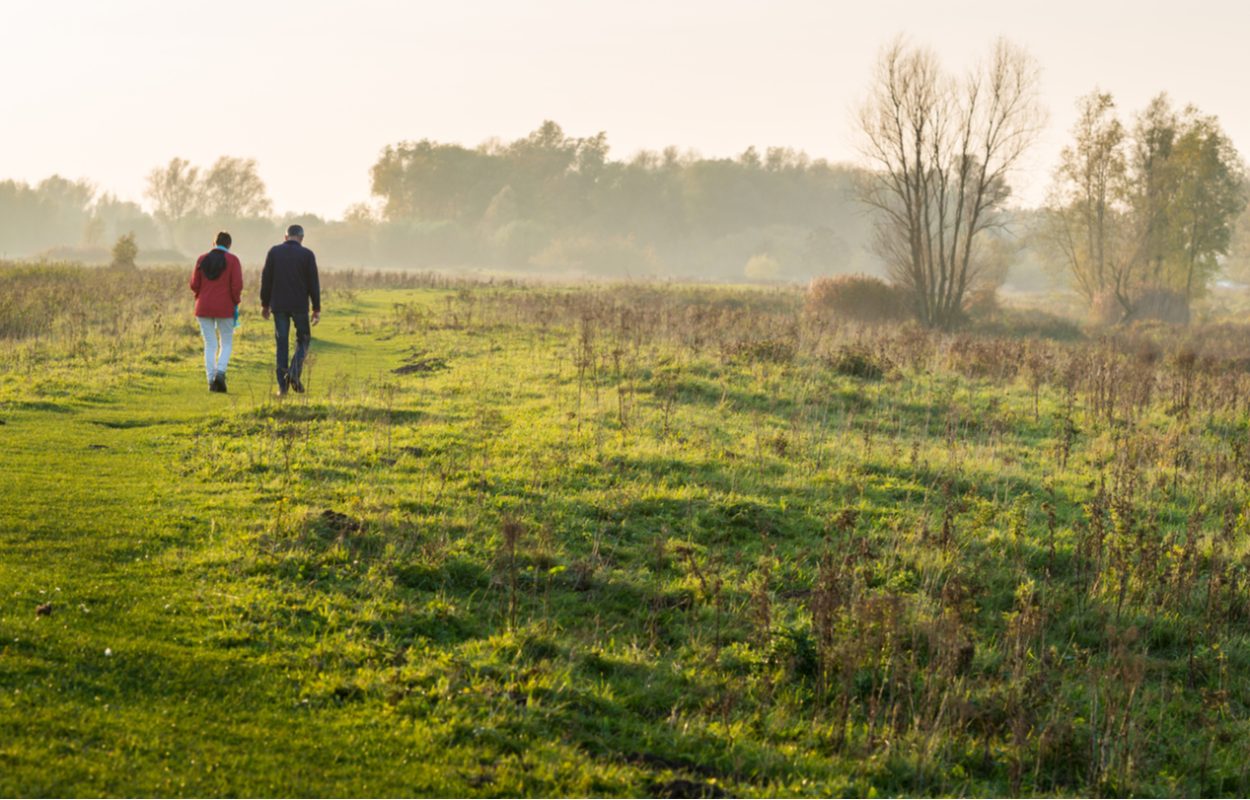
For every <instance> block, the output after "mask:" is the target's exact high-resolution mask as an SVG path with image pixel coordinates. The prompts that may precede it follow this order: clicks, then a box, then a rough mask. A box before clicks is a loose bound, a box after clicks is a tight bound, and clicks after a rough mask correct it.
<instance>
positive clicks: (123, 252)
mask: <svg viewBox="0 0 1250 800" xmlns="http://www.w3.org/2000/svg"><path fill="white" fill-rule="evenodd" d="M138 256H139V245H138V244H136V243H135V235H134V234H133V233H125V234H122V235H121V236H119V237H118V238H117V242H116V243H115V244H114V245H113V263H112V266H113V268H115V269H134V268H135V259H136V258H138Z"/></svg>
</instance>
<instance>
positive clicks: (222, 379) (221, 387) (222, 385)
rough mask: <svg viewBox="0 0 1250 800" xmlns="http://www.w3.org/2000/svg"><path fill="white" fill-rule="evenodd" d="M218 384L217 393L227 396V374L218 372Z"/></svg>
mask: <svg viewBox="0 0 1250 800" xmlns="http://www.w3.org/2000/svg"><path fill="white" fill-rule="evenodd" d="M216 383H217V391H219V392H221V393H222V394H225V393H226V373H224V372H218V373H217V380H216Z"/></svg>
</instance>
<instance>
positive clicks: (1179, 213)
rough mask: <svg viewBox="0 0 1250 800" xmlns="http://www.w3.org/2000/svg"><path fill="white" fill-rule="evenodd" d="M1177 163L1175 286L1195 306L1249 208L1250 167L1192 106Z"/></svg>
mask: <svg viewBox="0 0 1250 800" xmlns="http://www.w3.org/2000/svg"><path fill="white" fill-rule="evenodd" d="M1173 160H1174V161H1175V162H1176V173H1177V175H1176V200H1175V202H1176V211H1175V213H1174V214H1172V215H1171V220H1170V222H1171V225H1170V226H1169V227H1170V228H1171V231H1172V239H1173V241H1175V243H1176V249H1177V266H1178V270H1177V273H1176V275H1175V276H1174V278H1173V283H1174V287H1175V289H1176V290H1177V291H1182V292H1183V294H1184V297H1185V302H1186V303H1192V302H1193V301H1194V300H1195V299H1196V298H1197V297H1199V296H1200V295H1201V294H1202V293H1203V292H1204V291H1205V290H1206V287H1207V285H1208V284H1209V283H1210V281H1211V279H1212V278H1214V277H1215V275H1216V274H1217V273H1218V272H1219V269H1220V261H1219V259H1220V258H1221V257H1223V256H1226V255H1227V254H1228V252H1229V248H1230V246H1231V245H1232V240H1233V232H1234V228H1235V225H1236V220H1237V218H1238V216H1239V215H1240V214H1241V212H1242V210H1244V209H1245V207H1246V193H1245V189H1244V188H1243V187H1244V185H1245V179H1246V169H1245V164H1244V163H1243V162H1242V159H1241V156H1240V155H1239V154H1238V153H1237V150H1236V149H1235V148H1234V147H1233V144H1232V142H1231V141H1230V140H1229V138H1228V136H1226V135H1225V134H1224V131H1223V130H1222V129H1221V128H1220V124H1219V121H1218V120H1217V119H1216V118H1215V117H1213V116H1204V115H1201V114H1198V113H1197V111H1196V110H1195V109H1192V108H1191V109H1188V110H1187V111H1186V113H1185V116H1184V118H1183V120H1182V125H1181V130H1180V135H1179V136H1178V137H1177V140H1176V145H1175V149H1174V156H1173ZM1182 287H1183V289H1182Z"/></svg>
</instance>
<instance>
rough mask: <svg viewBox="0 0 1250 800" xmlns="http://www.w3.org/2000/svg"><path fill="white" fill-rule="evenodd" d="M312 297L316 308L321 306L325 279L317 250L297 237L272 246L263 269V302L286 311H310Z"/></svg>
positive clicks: (261, 300)
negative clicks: (321, 277)
mask: <svg viewBox="0 0 1250 800" xmlns="http://www.w3.org/2000/svg"><path fill="white" fill-rule="evenodd" d="M309 300H311V301H312V308H313V311H320V310H321V282H320V281H319V280H318V279H317V257H316V256H314V255H313V251H311V250H309V249H308V248H307V247H304V245H302V244H300V243H299V242H297V241H295V240H294V239H288V240H287V241H285V242H283V243H282V244H279V245H274V246H273V247H271V248H269V255H267V256H265V268H264V269H263V270H262V271H261V273H260V304H261V305H262V306H264V307H265V308H268V309H272V310H274V311H281V312H282V313H284V314H307V313H308V301H309Z"/></svg>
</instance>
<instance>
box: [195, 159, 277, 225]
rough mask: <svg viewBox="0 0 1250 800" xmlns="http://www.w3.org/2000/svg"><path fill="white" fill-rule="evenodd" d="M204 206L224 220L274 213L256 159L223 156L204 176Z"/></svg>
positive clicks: (251, 217) (207, 210)
mask: <svg viewBox="0 0 1250 800" xmlns="http://www.w3.org/2000/svg"><path fill="white" fill-rule="evenodd" d="M204 209H205V211H206V212H207V213H208V214H209V215H210V216H212V217H214V218H216V219H221V220H235V219H253V218H256V217H265V216H268V215H270V214H272V213H273V203H272V202H270V200H269V195H268V192H267V190H266V189H265V182H264V181H263V180H261V178H260V175H259V174H258V172H257V168H256V160H255V159H251V158H231V157H230V156H222V157H221V158H219V159H217V161H215V162H214V163H213V166H212V167H211V168H209V170H208V172H207V174H205V176H204Z"/></svg>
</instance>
